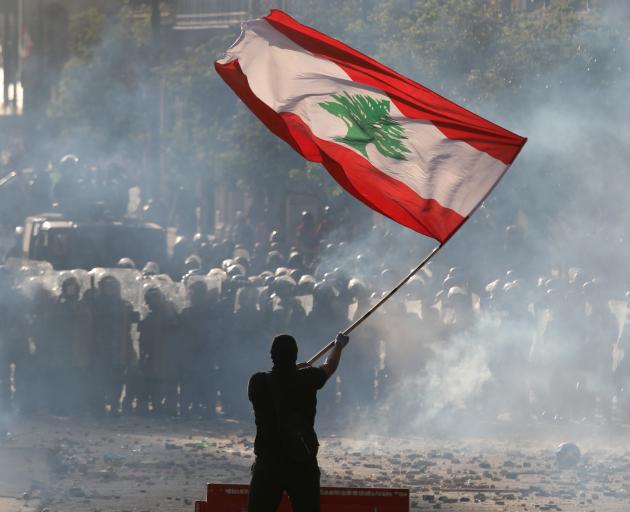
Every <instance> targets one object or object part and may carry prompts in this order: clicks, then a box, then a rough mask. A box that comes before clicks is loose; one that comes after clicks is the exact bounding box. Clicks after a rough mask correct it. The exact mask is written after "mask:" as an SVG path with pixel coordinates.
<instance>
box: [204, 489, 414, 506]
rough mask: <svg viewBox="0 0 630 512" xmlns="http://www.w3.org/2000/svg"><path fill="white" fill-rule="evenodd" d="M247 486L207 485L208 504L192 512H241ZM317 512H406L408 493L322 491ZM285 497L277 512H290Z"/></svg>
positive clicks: (401, 491)
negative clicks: (318, 511)
mask: <svg viewBox="0 0 630 512" xmlns="http://www.w3.org/2000/svg"><path fill="white" fill-rule="evenodd" d="M248 493H249V485H242V484H208V501H207V502H203V501H197V502H195V512H244V511H246V510H247V495H248ZM320 507H321V512H409V489H387V488H367V487H322V489H321V498H320ZM290 511H291V505H290V504H289V499H288V497H287V496H286V495H285V496H283V497H282V502H281V504H280V507H279V508H278V512H290Z"/></svg>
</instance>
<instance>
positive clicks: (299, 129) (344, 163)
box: [215, 60, 465, 242]
mask: <svg viewBox="0 0 630 512" xmlns="http://www.w3.org/2000/svg"><path fill="white" fill-rule="evenodd" d="M215 68H216V70H217V73H219V75H220V76H221V78H222V79H223V80H224V81H225V82H226V83H227V84H228V85H229V86H230V87H231V88H232V89H233V90H234V92H235V93H236V94H237V95H238V96H239V97H240V98H241V100H242V101H243V102H244V103H245V104H246V105H247V106H248V107H249V109H250V110H251V111H252V112H253V113H254V114H256V116H257V117H258V118H259V119H260V120H261V121H262V122H263V123H264V124H265V125H266V126H267V128H269V129H270V130H271V131H272V132H273V133H274V134H276V135H277V136H278V137H280V138H282V139H283V140H285V141H286V142H287V143H288V144H290V145H291V147H292V148H293V149H295V150H296V151H297V152H298V153H300V154H301V155H302V156H303V157H304V158H306V159H307V160H310V161H311V162H319V163H321V164H322V165H323V166H324V167H325V168H326V169H327V170H328V172H329V173H330V174H331V175H332V177H333V178H334V179H335V180H336V181H337V182H338V183H339V184H340V185H341V186H342V187H343V188H344V189H346V190H347V191H348V192H349V193H350V194H352V195H353V196H354V197H356V198H357V199H359V200H360V201H362V202H363V203H365V204H366V205H368V206H369V207H370V208H372V209H374V210H376V211H378V212H380V213H382V214H383V215H385V216H387V217H389V218H390V219H392V220H394V221H395V222H398V223H399V224H402V225H404V226H407V227H408V228H410V229H413V230H414V231H417V232H418V233H422V234H423V235H426V236H430V237H432V238H435V239H437V240H438V241H440V242H444V241H445V240H447V239H448V238H449V236H450V235H451V234H452V233H453V232H454V231H456V230H457V228H458V227H459V226H460V225H461V224H462V223H463V222H464V220H465V218H464V217H462V216H461V215H460V214H459V213H457V212H455V211H454V210H451V209H450V208H445V207H443V206H442V205H440V203H438V202H437V201H435V200H434V199H424V198H422V197H420V196H419V195H418V194H417V193H416V192H414V191H413V190H412V189H411V188H409V187H408V186H407V185H405V184H404V183H402V182H400V181H398V180H395V179H394V178H392V177H390V176H388V175H387V174H384V173H383V172H381V171H379V170H378V169H377V168H376V167H374V166H373V165H372V164H371V163H370V162H369V161H368V160H366V159H365V158H363V157H362V156H360V155H358V154H357V153H356V152H354V151H352V150H351V149H348V148H345V147H344V146H342V145H340V144H336V143H334V142H330V141H327V140H324V139H320V138H319V137H316V136H315V135H314V134H313V133H312V131H311V129H310V128H309V127H308V126H307V125H306V124H305V123H304V122H303V121H302V119H300V117H299V116H297V115H295V114H292V113H288V112H284V113H281V114H278V113H277V112H275V111H274V110H272V109H271V108H270V107H268V106H267V105H266V104H265V103H263V102H262V101H261V100H260V99H258V97H256V95H254V93H253V92H252V90H251V89H250V87H249V83H248V82H247V77H246V76H245V74H244V73H243V71H242V70H241V67H240V66H239V64H238V61H237V60H233V61H231V62H228V63H227V64H219V63H217V62H215Z"/></svg>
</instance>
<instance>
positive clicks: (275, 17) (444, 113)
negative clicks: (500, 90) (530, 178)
mask: <svg viewBox="0 0 630 512" xmlns="http://www.w3.org/2000/svg"><path fill="white" fill-rule="evenodd" d="M265 20H267V22H268V23H269V24H271V25H272V26H273V27H274V28H275V29H276V30H278V31H279V32H281V33H282V34H284V35H285V36H286V37H288V38H289V39H291V40H292V41H293V42H294V43H296V44H298V45H299V46H301V47H302V48H304V49H305V50H306V51H308V52H310V53H312V54H313V55H317V56H320V57H323V58H325V59H328V60H330V61H332V62H334V63H335V64H337V65H338V66H339V67H341V68H342V69H343V70H344V71H345V72H346V73H347V74H348V76H350V78H351V79H352V80H354V81H355V82H359V83H361V84H364V85H367V86H370V87H375V88H376V89H380V90H382V91H385V92H386V93H387V94H388V95H389V97H390V98H391V99H392V101H393V102H394V103H395V104H396V106H397V107H398V110H400V111H401V112H402V114H403V115H405V116H406V117H409V118H412V119H423V120H427V121H431V122H432V123H433V124H434V125H435V126H436V127H437V128H438V129H439V130H440V131H441V132H442V133H443V134H444V135H445V136H446V137H448V138H449V139H455V140H461V141H464V142H466V143H467V144H469V145H470V146H472V147H474V148H475V149H477V150H479V151H483V152H485V153H487V154H488V155H490V156H491V157H493V158H496V159H497V160H500V161H501V162H503V163H504V164H506V165H509V164H511V163H512V162H513V161H514V159H515V158H516V156H517V155H518V152H519V151H520V150H521V148H522V147H523V145H524V144H525V142H527V139H525V138H523V137H521V136H519V135H516V134H515V133H512V132H510V131H508V130H506V129H505V128H502V127H500V126H498V125H496V124H494V123H492V122H490V121H488V120H487V119H484V118H483V117H480V116H478V115H477V114H473V113H472V112H470V111H469V110H466V109H465V108H463V107H461V106H459V105H457V104H456V103H453V102H452V101H450V100H447V99H446V98H444V97H442V96H440V95H439V94H437V93H435V92H433V91H432V90H430V89H427V88H426V87H424V86H423V85H421V84H419V83H417V82H414V81H413V80H411V79H409V78H407V77H405V76H403V75H401V74H399V73H397V72H396V71H394V70H392V69H390V68H388V67H386V66H384V65H383V64H381V63H380V62H377V61H376V60H374V59H371V58H370V57H368V56H367V55H364V54H362V53H361V52H359V51H357V50H355V49H354V48H351V47H349V46H347V45H345V44H344V43H342V42H341V41H338V40H336V39H333V38H332V37H330V36H327V35H326V34H322V33H321V32H318V31H317V30H315V29H313V28H311V27H307V26H305V25H302V24H301V23H299V22H298V21H296V20H295V19H293V18H292V17H291V16H289V15H288V14H286V13H284V12H282V11H279V10H275V9H274V10H272V11H271V13H270V14H269V15H268V16H266V17H265Z"/></svg>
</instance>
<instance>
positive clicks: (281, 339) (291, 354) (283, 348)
mask: <svg viewBox="0 0 630 512" xmlns="http://www.w3.org/2000/svg"><path fill="white" fill-rule="evenodd" d="M297 354H298V346H297V343H296V341H295V338H294V337H293V336H289V335H288V334H279V335H278V336H276V337H275V338H274V339H273V342H272V343H271V360H272V361H273V365H274V366H275V367H279V368H290V367H294V366H295V363H296V361H297Z"/></svg>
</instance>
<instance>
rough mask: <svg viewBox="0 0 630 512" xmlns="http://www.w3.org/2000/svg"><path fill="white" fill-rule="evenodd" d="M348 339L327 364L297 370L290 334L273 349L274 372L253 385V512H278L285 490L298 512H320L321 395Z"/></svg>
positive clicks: (280, 338)
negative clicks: (318, 424)
mask: <svg viewBox="0 0 630 512" xmlns="http://www.w3.org/2000/svg"><path fill="white" fill-rule="evenodd" d="M348 340H349V338H348V336H344V335H343V334H338V335H337V338H336V340H335V344H334V346H333V349H332V351H331V352H330V354H329V356H328V358H327V359H326V362H325V363H324V364H323V365H321V366H319V367H312V366H308V365H306V364H300V365H296V361H297V354H298V346H297V343H296V341H295V339H294V338H293V336H289V335H288V334H281V335H279V336H276V337H275V338H274V340H273V343H272V344H271V360H272V361H273V368H272V370H271V372H266V373H256V374H254V375H253V376H252V377H251V379H250V380H249V388H248V395H249V400H250V401H251V402H252V405H253V406H254V415H255V419H256V440H255V443H254V453H255V455H256V460H255V462H254V465H253V466H252V480H251V486H250V492H249V506H248V510H249V512H272V511H275V510H276V509H277V508H278V505H279V504H280V500H281V499H282V493H283V491H286V493H287V494H288V495H289V499H290V500H291V507H292V509H293V511H294V512H315V511H319V467H318V465H317V450H318V447H319V443H318V441H317V435H316V434H315V428H314V425H315V414H316V408H317V391H318V390H319V389H321V388H322V387H323V386H324V384H325V383H326V381H327V380H328V379H329V378H330V376H331V375H332V374H333V373H335V370H336V369H337V366H339V360H340V359H341V352H342V350H343V348H344V347H345V346H346V344H347V343H348Z"/></svg>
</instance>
